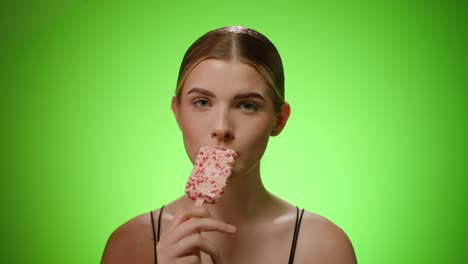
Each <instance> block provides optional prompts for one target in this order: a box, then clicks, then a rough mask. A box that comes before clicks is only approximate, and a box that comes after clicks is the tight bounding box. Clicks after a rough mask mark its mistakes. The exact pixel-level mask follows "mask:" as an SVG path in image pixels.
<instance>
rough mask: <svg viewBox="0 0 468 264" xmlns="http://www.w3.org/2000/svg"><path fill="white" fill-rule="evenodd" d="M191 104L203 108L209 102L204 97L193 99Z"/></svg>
mask: <svg viewBox="0 0 468 264" xmlns="http://www.w3.org/2000/svg"><path fill="white" fill-rule="evenodd" d="M192 105H194V106H196V107H200V108H205V107H208V105H209V102H208V100H206V99H204V98H199V99H196V100H194V101H193V102H192Z"/></svg>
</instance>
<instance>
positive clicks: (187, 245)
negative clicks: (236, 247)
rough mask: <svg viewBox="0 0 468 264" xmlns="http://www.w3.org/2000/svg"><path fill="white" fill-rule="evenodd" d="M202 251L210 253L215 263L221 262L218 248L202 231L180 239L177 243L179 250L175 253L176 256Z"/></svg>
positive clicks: (195, 253)
mask: <svg viewBox="0 0 468 264" xmlns="http://www.w3.org/2000/svg"><path fill="white" fill-rule="evenodd" d="M200 251H202V252H204V253H206V254H208V255H210V257H211V260H212V261H213V264H215V263H219V262H220V261H219V259H220V255H219V252H218V249H217V248H216V247H215V246H214V245H213V244H212V243H211V242H209V241H208V240H207V239H205V238H204V237H203V236H202V235H201V234H200V233H196V234H193V235H190V236H188V237H185V238H183V239H182V240H181V241H179V242H178V243H177V250H176V251H175V252H174V253H175V254H176V256H184V255H187V254H191V255H194V256H196V255H198V254H197V253H198V252H200Z"/></svg>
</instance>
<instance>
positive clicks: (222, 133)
mask: <svg viewBox="0 0 468 264" xmlns="http://www.w3.org/2000/svg"><path fill="white" fill-rule="evenodd" d="M211 137H212V138H214V139H216V140H218V142H227V141H230V140H232V139H234V133H233V130H232V127H231V122H230V121H229V116H228V114H227V113H226V112H224V111H220V112H218V114H217V115H216V119H215V120H214V126H213V130H212V131H211Z"/></svg>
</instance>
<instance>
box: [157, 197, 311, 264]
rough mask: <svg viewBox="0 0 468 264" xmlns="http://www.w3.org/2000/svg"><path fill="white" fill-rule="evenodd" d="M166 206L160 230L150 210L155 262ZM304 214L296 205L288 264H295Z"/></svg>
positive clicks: (159, 225)
mask: <svg viewBox="0 0 468 264" xmlns="http://www.w3.org/2000/svg"><path fill="white" fill-rule="evenodd" d="M163 209H164V206H163V207H161V209H160V210H159V217H158V230H157V232H156V228H155V227H154V220H153V211H150V217H151V226H152V227H153V242H154V247H153V248H154V263H155V264H157V263H158V257H157V252H156V243H157V242H158V241H159V233H160V231H161V215H162V212H163ZM303 214H304V209H302V210H301V212H300V214H299V207H297V206H296V224H295V226H294V234H293V239H292V244H291V252H290V253H289V261H288V264H293V262H294V254H295V253H296V244H297V237H298V236H299V229H300V228H301V222H302V215H303Z"/></svg>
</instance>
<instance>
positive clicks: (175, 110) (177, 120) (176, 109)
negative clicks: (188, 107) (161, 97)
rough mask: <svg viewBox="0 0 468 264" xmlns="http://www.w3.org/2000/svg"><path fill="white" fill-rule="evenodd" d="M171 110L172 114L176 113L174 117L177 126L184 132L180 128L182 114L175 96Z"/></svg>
mask: <svg viewBox="0 0 468 264" xmlns="http://www.w3.org/2000/svg"><path fill="white" fill-rule="evenodd" d="M171 110H172V113H174V117H175V119H176V122H177V125H178V126H179V129H180V130H182V128H181V126H180V118H179V117H180V113H179V105H178V104H177V97H176V96H173V97H172V101H171Z"/></svg>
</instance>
